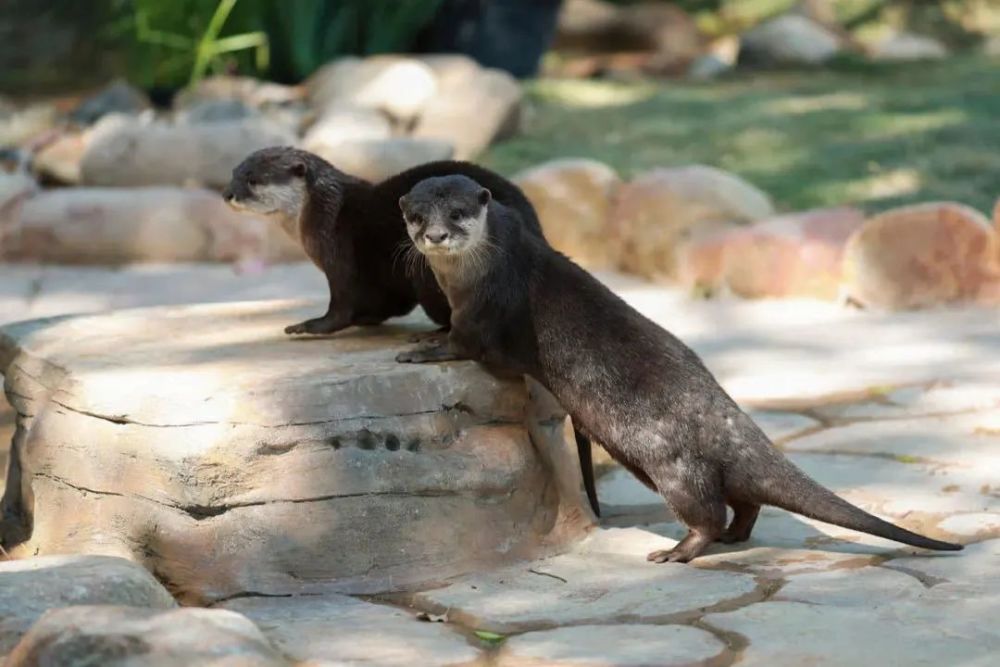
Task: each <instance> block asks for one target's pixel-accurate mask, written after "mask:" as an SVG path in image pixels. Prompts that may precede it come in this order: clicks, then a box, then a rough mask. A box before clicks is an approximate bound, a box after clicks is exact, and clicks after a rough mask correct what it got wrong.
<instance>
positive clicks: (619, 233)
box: [611, 165, 774, 279]
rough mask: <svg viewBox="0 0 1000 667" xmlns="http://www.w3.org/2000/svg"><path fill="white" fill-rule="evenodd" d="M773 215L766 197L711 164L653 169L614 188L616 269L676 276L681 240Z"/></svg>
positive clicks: (648, 274) (649, 276) (649, 275)
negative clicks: (617, 245) (618, 249)
mask: <svg viewBox="0 0 1000 667" xmlns="http://www.w3.org/2000/svg"><path fill="white" fill-rule="evenodd" d="M773 214H774V207H773V206H772V204H771V200H770V198H769V197H768V196H767V195H766V194H765V193H763V192H762V191H760V190H758V189H757V188H755V187H754V186H753V185H751V184H749V183H747V182H746V181H744V180H743V179H741V178H739V177H737V176H735V175H733V174H729V173H727V172H724V171H722V170H719V169H715V168H713V167H706V166H702V165H694V166H689V167H671V168H661V169H654V170H652V171H649V172H647V173H645V174H642V175H640V176H638V177H637V178H635V179H634V180H632V182H630V183H627V184H625V185H623V186H622V187H621V188H619V190H618V196H617V197H616V198H615V206H614V210H613V211H612V216H611V223H612V224H611V226H612V237H613V238H615V239H620V243H621V244H622V248H621V255H620V257H621V268H623V269H624V270H626V271H629V272H631V273H636V274H638V275H641V276H645V277H647V278H657V279H664V278H666V279H673V278H675V277H676V275H677V257H676V255H677V252H678V248H679V246H680V244H681V243H682V242H683V241H684V240H685V239H687V238H688V237H690V236H691V235H692V234H694V233H695V232H696V231H701V232H704V231H705V230H711V229H718V228H720V227H722V226H725V225H730V224H747V223H750V222H753V221H756V220H762V219H764V218H768V217H770V216H772V215H773Z"/></svg>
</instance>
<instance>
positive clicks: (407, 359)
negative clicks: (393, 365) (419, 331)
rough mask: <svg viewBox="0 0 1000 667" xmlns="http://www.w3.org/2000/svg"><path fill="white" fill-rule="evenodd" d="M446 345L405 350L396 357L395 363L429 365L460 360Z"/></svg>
mask: <svg viewBox="0 0 1000 667" xmlns="http://www.w3.org/2000/svg"><path fill="white" fill-rule="evenodd" d="M462 358H463V357H461V356H460V355H458V354H456V353H455V352H453V351H452V350H451V349H450V348H448V346H447V345H425V346H423V347H416V348H413V349H412V350H406V351H405V352H400V353H399V354H397V355H396V361H398V362H399V363H401V364H429V363H434V362H436V361H455V360H457V359H462Z"/></svg>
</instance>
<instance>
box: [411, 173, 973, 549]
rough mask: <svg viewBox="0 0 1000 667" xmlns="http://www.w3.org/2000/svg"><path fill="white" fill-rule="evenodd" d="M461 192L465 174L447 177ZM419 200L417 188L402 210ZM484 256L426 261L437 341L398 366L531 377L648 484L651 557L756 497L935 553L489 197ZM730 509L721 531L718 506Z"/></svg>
mask: <svg viewBox="0 0 1000 667" xmlns="http://www.w3.org/2000/svg"><path fill="white" fill-rule="evenodd" d="M449 180H450V181H451V183H452V185H453V188H454V189H455V190H456V191H457V192H459V193H461V192H465V191H466V190H467V189H468V188H469V187H470V186H469V185H468V183H466V182H465V179H461V178H455V179H449ZM435 196H436V197H440V196H447V192H445V193H444V194H441V193H440V192H436V193H434V194H431V193H429V192H428V191H427V189H426V188H423V187H422V186H418V187H417V188H415V190H414V192H413V193H411V195H410V196H408V197H407V199H408V200H409V201H410V203H411V204H416V203H419V202H420V201H421V197H425V198H430V197H435ZM488 211H489V215H488V216H487V226H488V229H487V235H486V238H487V239H488V240H489V243H490V248H489V257H490V262H489V263H488V265H487V266H483V265H482V263H481V262H480V261H479V260H475V261H474V262H473V261H468V260H467V259H466V257H465V255H467V254H468V253H465V254H461V253H460V254H457V255H455V256H453V257H443V256H437V257H435V256H433V255H431V256H428V260H429V262H430V264H431V266H432V268H433V270H434V272H435V273H436V274H437V276H438V279H439V281H440V282H441V284H442V286H443V287H444V289H445V291H446V293H447V295H448V298H449V300H450V302H451V304H452V308H453V314H452V328H451V332H450V334H449V336H448V342H447V344H446V345H444V346H439V347H424V348H417V349H415V350H413V351H410V352H406V353H403V354H402V355H400V357H399V359H400V361H410V362H427V361H436V360H441V359H449V358H473V359H477V360H479V361H482V362H484V363H486V364H488V365H491V366H496V367H500V368H504V369H507V370H513V371H516V372H520V373H525V374H527V375H530V376H532V377H534V378H535V379H536V380H538V381H539V382H540V383H541V384H542V385H544V386H545V387H546V388H547V389H548V390H549V391H551V392H552V394H553V395H554V396H555V397H556V398H557V399H558V400H559V402H560V403H561V404H562V406H563V407H564V408H565V409H566V410H567V411H568V412H569V413H570V415H571V416H572V418H573V422H574V424H575V425H577V427H578V428H580V429H581V430H582V431H583V432H584V433H586V434H587V435H589V436H591V437H593V438H594V440H595V441H597V442H600V443H601V444H602V445H603V446H604V447H605V448H606V449H607V450H608V452H609V453H610V454H611V455H612V456H613V457H614V458H615V459H616V460H618V461H619V462H621V464H622V465H623V466H624V467H625V468H627V469H628V470H630V471H631V472H632V473H633V474H634V475H635V476H636V477H637V478H639V480H641V481H642V482H643V483H644V484H646V485H647V486H649V487H650V488H651V489H653V490H655V491H657V492H658V493H659V494H660V495H661V496H663V498H664V500H665V501H666V502H667V504H668V505H669V506H670V508H671V509H672V511H673V512H674V514H675V515H676V516H677V518H678V519H680V520H681V521H682V522H683V523H684V524H685V525H686V526H687V527H688V529H689V532H688V534H687V535H686V536H685V537H684V539H683V540H681V542H680V543H679V544H678V545H677V546H676V547H674V548H673V549H670V550H662V551H655V552H653V553H651V554H649V559H650V560H652V561H656V562H665V561H679V562H687V561H689V560H691V559H692V558H695V557H696V556H698V555H699V554H700V553H702V551H703V550H704V549H705V548H706V547H707V546H708V545H709V544H711V543H712V542H713V541H721V542H726V543H731V542H742V541H745V540H747V539H749V537H750V533H751V531H752V529H753V526H754V522H755V521H756V519H757V514H758V512H759V510H760V507H761V505H764V504H767V505H775V506H777V507H781V508H783V509H786V510H789V511H792V512H795V513H798V514H802V515H804V516H808V517H811V518H813V519H817V520H820V521H824V522H826V523H832V524H835V525H839V526H844V527H847V528H851V529H854V530H858V531H862V532H865V533H870V534H873V535H878V536H880V537H885V538H888V539H891V540H895V541H897V542H903V543H906V544H911V545H915V546H919V547H924V548H929V549H940V550H957V549H961V546H959V545H954V544H949V543H946V542H940V541H937V540H932V539H930V538H927V537H924V536H921V535H917V534H915V533H912V532H910V531H907V530H904V529H902V528H899V527H897V526H894V525H892V524H890V523H887V522H885V521H882V520H881V519H878V518H877V517H874V516H872V515H870V514H868V513H866V512H864V511H862V510H860V509H858V508H856V507H854V506H853V505H851V504H849V503H847V502H846V501H844V500H842V499H841V498H839V497H838V496H836V495H834V494H833V493H832V492H830V491H829V490H827V489H825V488H823V487H822V486H820V485H819V484H817V483H816V482H815V481H813V480H812V479H811V478H809V477H807V476H806V475H805V474H804V473H803V472H801V471H800V470H799V469H798V468H796V467H795V466H794V465H793V464H792V463H791V462H790V461H788V460H787V459H786V458H785V457H784V456H783V455H782V454H781V452H780V451H779V450H777V449H776V448H775V447H774V446H773V445H772V444H771V442H770V441H769V440H768V438H767V436H766V435H764V433H763V432H762V431H761V430H760V428H759V427H758V426H757V425H756V424H755V423H754V422H753V421H752V420H751V419H750V417H748V416H747V415H746V414H745V413H744V412H743V411H742V410H740V408H739V407H738V406H737V405H736V403H735V402H734V401H733V400H732V399H731V398H730V397H729V395H728V394H727V393H726V392H725V391H724V390H723V389H722V387H720V386H719V384H718V383H717V382H716V380H715V378H714V377H713V376H712V374H711V373H710V372H709V371H708V369H707V368H706V367H705V365H704V364H703V363H702V361H701V360H700V359H699V358H698V356H697V355H696V354H695V353H694V352H693V351H692V350H691V349H689V348H688V347H687V346H685V345H684V344H683V343H682V342H681V341H680V340H678V339H677V338H676V337H674V336H673V335H671V334H670V333H669V332H667V331H665V330H664V329H662V328H661V327H659V326H658V325H657V324H655V323H654V322H652V321H651V320H649V319H647V318H646V317H644V316H643V315H641V314H640V313H639V312H638V311H636V310H635V309H633V308H632V307H630V306H629V305H628V304H626V303H625V302H624V301H622V300H621V299H620V298H619V297H618V296H617V295H615V294H614V293H613V292H611V291H610V290H609V289H608V288H606V287H605V286H604V285H603V284H601V283H600V282H598V281H597V280H596V279H595V278H593V277H592V276H591V275H590V274H589V273H587V272H586V271H584V270H582V269H581V268H580V267H578V266H577V265H576V264H574V263H573V262H571V261H570V260H569V259H567V258H566V257H564V256H563V255H561V254H559V253H558V252H556V251H554V250H553V249H552V248H551V247H549V246H548V245H547V244H546V243H544V242H542V241H541V240H540V239H537V238H534V237H532V236H530V235H528V234H524V233H523V231H522V226H521V224H520V223H519V222H518V221H517V213H516V212H515V211H513V210H511V209H509V208H507V207H505V206H503V205H502V204H499V203H497V202H495V201H494V202H491V203H490V204H489V205H488ZM727 505H728V506H729V507H731V508H732V509H733V511H734V517H733V519H732V521H731V522H730V523H729V525H728V527H727V525H726V506H727Z"/></svg>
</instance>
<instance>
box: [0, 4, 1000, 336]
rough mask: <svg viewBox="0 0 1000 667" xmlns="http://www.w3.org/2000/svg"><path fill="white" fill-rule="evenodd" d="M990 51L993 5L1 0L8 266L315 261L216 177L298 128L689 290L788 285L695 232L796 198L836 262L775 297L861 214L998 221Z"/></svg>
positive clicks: (765, 213) (3, 242)
mask: <svg viewBox="0 0 1000 667" xmlns="http://www.w3.org/2000/svg"><path fill="white" fill-rule="evenodd" d="M998 65H1000V3H998V2H995V1H993V0H942V1H939V2H936V1H931V0H675V1H650V0H643V1H623V0H562V1H560V0H294V1H291V2H278V1H274V0H94V1H92V2H87V3H81V2H75V1H72V0H7V1H6V2H4V3H3V5H2V6H0V157H2V171H0V259H2V260H5V261H6V262H8V263H10V264H8V266H14V265H15V263H16V264H17V265H18V266H22V267H23V266H24V265H30V264H37V265H48V266H53V265H55V266H64V265H90V266H102V267H124V266H140V265H146V264H150V263H163V262H168V263H172V262H189V263H190V262H201V263H212V264H219V265H226V264H235V266H236V267H237V269H238V271H240V272H242V273H244V274H247V273H251V274H252V273H254V272H257V273H259V272H260V271H261V270H262V269H263V267H264V266H265V265H273V264H281V263H287V262H293V261H301V260H302V259H303V257H302V253H301V251H300V250H299V249H298V248H296V247H295V245H294V244H293V243H292V242H291V241H290V240H289V239H287V238H285V237H284V236H283V235H282V234H281V233H280V231H279V230H277V229H276V228H275V227H274V226H273V225H271V224H268V223H267V221H262V220H253V219H248V218H245V217H239V216H235V214H233V213H232V212H231V211H229V210H228V209H226V208H225V207H223V206H222V205H221V204H220V203H219V201H218V196H217V193H218V191H219V190H220V189H221V188H222V187H223V186H224V185H225V183H226V181H227V180H228V177H229V173H230V170H231V169H232V167H233V166H234V165H235V164H236V163H238V162H239V161H240V160H241V159H242V158H243V157H245V156H246V155H247V154H248V153H249V152H250V151H252V150H254V149H256V148H260V147H263V146H267V145H273V144H297V145H299V146H302V147H304V148H306V149H309V150H312V151H314V152H317V153H319V154H320V155H322V156H323V157H325V158H327V159H328V160H330V161H331V162H333V163H334V164H336V165H337V166H338V167H340V168H341V169H343V170H345V171H348V172H351V173H354V174H355V175H358V176H361V177H364V178H368V179H371V180H378V179H381V178H384V177H386V176H388V175H390V174H393V173H395V172H398V171H400V170H402V169H405V168H408V167H410V166H414V165H416V164H420V163H422V162H426V161H429V160H434V159H443V158H449V157H451V158H457V159H472V160H477V161H480V162H482V163H484V164H486V165H487V166H489V167H492V168H494V169H496V170H497V171H499V172H501V173H502V174H504V175H507V176H510V177H512V178H514V179H515V180H517V182H518V183H520V184H521V185H522V186H523V187H524V188H525V190H526V191H528V194H529V196H531V198H532V200H533V201H534V202H535V204H536V206H537V207H538V208H539V211H540V213H541V215H542V218H543V223H544V224H545V227H546V233H547V235H548V236H549V238H550V239H551V240H552V241H553V243H554V244H555V245H556V246H557V247H558V248H559V249H561V250H563V251H564V252H567V253H568V254H570V255H571V256H573V257H574V259H577V260H578V261H580V262H581V263H584V264H585V265H587V266H589V267H591V268H596V269H610V270H614V271H621V272H625V273H628V274H634V275H638V276H640V277H642V278H647V279H654V280H659V281H663V282H666V283H668V284H671V285H673V284H679V285H680V286H681V287H682V288H683V289H690V290H693V291H694V292H695V293H697V294H699V295H709V294H712V293H715V292H717V291H718V288H719V287H720V285H721V286H726V287H728V288H732V291H735V292H736V293H737V294H739V295H740V296H749V297H755V296H774V295H775V294H774V292H775V289H774V288H772V287H766V288H765V287H760V286H755V287H753V288H750V287H746V286H740V287H733V285H731V284H728V283H730V282H733V281H730V280H729V279H728V278H726V277H725V276H722V277H720V275H721V274H720V271H722V269H720V268H719V266H720V264H719V261H718V260H717V259H711V258H712V257H715V256H716V255H717V254H718V253H717V252H716V250H717V248H715V249H713V248H714V246H713V247H707V246H706V247H707V249H706V248H705V247H699V248H698V249H696V250H697V252H696V251H695V250H690V251H688V250H683V248H682V245H683V244H682V243H681V242H682V241H684V242H685V243H686V242H688V241H690V240H691V239H696V240H697V239H698V238H700V237H701V236H710V237H712V242H713V243H716V246H718V245H719V244H721V245H726V244H727V243H729V241H728V240H727V239H723V240H722V241H718V239H717V236H718V234H719V233H722V232H725V231H726V230H728V229H730V228H731V227H733V226H736V227H739V228H740V229H741V230H743V231H746V230H745V229H743V228H745V227H747V226H748V225H750V224H751V223H754V225H755V226H753V227H752V228H751V229H752V231H754V232H755V233H756V232H757V231H758V230H761V233H762V234H763V233H766V234H771V235H773V234H774V232H773V230H772V231H767V230H768V229H770V228H768V227H766V226H765V227H760V226H756V223H758V222H761V221H767V220H770V219H772V218H775V217H776V216H781V215H786V216H788V215H791V216H798V217H793V220H792V223H790V224H792V226H793V227H796V228H798V227H801V226H803V225H805V226H806V227H808V228H809V230H812V231H809V233H808V234H806V236H810V235H811V236H818V237H821V238H823V239H827V240H828V241H824V242H825V243H828V246H829V247H827V246H824V249H825V250H824V251H829V252H828V254H829V255H830V259H829V260H828V263H829V264H831V266H836V267H837V268H836V270H833V269H831V270H830V271H829V272H828V273H829V275H827V276H826V277H825V278H824V279H823V280H822V281H821V282H822V286H821V287H820V288H815V287H801V288H799V287H796V288H794V289H792V288H781V289H786V290H787V289H791V291H792V292H795V293H798V292H805V293H807V294H808V295H810V296H819V297H821V298H824V299H831V298H832V294H833V293H835V292H836V291H837V290H836V289H834V288H833V287H832V285H833V284H834V283H835V282H836V281H839V280H840V277H841V276H840V269H839V267H840V254H839V253H840V251H841V250H842V249H843V245H844V243H845V242H846V238H847V236H848V235H849V233H851V232H853V231H854V229H855V228H856V227H857V226H859V225H860V224H861V222H862V221H864V220H865V219H867V218H869V217H871V216H872V215H875V214H879V213H882V212H886V211H890V212H891V211H893V210H894V209H896V208H897V207H900V206H906V205H912V204H920V203H925V204H926V203H929V202H946V203H948V204H949V205H954V206H952V208H946V209H941V210H946V211H952V212H954V211H959V212H960V214H961V215H960V216H959V217H962V218H963V219H964V220H966V223H965V224H968V225H970V226H971V227H970V229H973V231H974V230H975V229H976V228H977V226H978V227H982V226H983V225H989V224H990V221H989V218H990V217H991V216H992V209H993V206H994V202H995V199H996V197H997V194H998V192H997V190H998V188H997V183H998V182H1000V68H998ZM956 207H957V208H956ZM831 209H832V210H833V212H832V213H831V212H830V210H831ZM816 211H818V213H816V214H815V215H814V213H815V212H816ZM911 213H912V212H907V211H904V214H903V217H904V218H905V219H909V218H908V217H907V216H909V215H911ZM925 213H926V212H925ZM800 214H801V215H800ZM922 215H923V214H922ZM817 220H818V221H819V222H817ZM780 224H789V223H787V221H785V222H783V223H780ZM780 224H779V225H778V226H779V227H780ZM816 229H819V230H820V231H819V232H815V230H816ZM720 230H721V231H720ZM713 235H714V236H713ZM785 236H787V234H786V235H785ZM769 238H770V237H769ZM829 239H833V240H829ZM782 240H783V242H784V241H787V239H785V238H783V239H782ZM706 243H708V241H706ZM689 245H690V244H689ZM702 245H705V244H702ZM708 245H709V246H710V245H711V244H710V243H708ZM702 251H704V252H702ZM698 253H701V254H698ZM713 253H716V254H715V255H713ZM681 255H683V256H681ZM796 261H798V260H796ZM810 261H812V260H810ZM773 262H774V260H773V259H771V256H770V255H768V259H766V260H764V261H763V265H765V266H769V265H773ZM814 264H815V262H814ZM811 266H812V265H810V267H811ZM810 267H805V268H804V269H803V270H807V271H812V270H813V268H810ZM11 270H12V269H11ZM19 270H22V269H19ZM23 270H27V269H23ZM755 272H756V273H758V274H759V273H761V271H760V269H757V268H753V267H751V268H748V269H746V270H745V271H743V270H741V271H740V272H738V273H740V274H741V275H743V274H748V273H750V274H752V273H755ZM722 273H725V272H724V271H722ZM163 298H167V297H165V296H164V297H163ZM101 303H109V302H108V301H102V302H101ZM110 303H118V302H113V301H112V302H110ZM889 305H893V304H889ZM12 317H14V315H13V314H11V315H8V316H7V318H6V319H11V318H12Z"/></svg>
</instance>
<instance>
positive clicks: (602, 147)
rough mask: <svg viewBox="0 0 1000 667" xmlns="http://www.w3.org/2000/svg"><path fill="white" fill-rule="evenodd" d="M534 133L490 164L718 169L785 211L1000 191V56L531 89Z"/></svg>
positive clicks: (494, 154) (502, 147)
mask: <svg viewBox="0 0 1000 667" xmlns="http://www.w3.org/2000/svg"><path fill="white" fill-rule="evenodd" d="M528 102H529V105H530V113H528V114H527V115H526V119H525V123H524V128H523V132H522V133H521V134H520V135H519V136H517V137H515V138H513V139H512V140H510V141H507V142H505V143H502V144H499V145H497V146H495V147H494V148H493V149H492V150H491V151H490V152H489V153H488V154H487V155H486V156H485V161H486V162H487V163H488V164H489V165H491V166H492V167H494V168H496V169H499V170H500V171H502V172H504V173H508V174H510V173H513V172H515V171H517V170H519V169H521V168H523V167H526V166H529V165H533V164H537V163H538V162H542V161H544V160H548V159H551V158H553V157H569V156H578V157H589V158H594V159H597V160H601V161H603V162H606V163H607V164H609V165H611V166H612V167H614V168H616V169H617V170H619V172H621V173H622V174H623V175H624V176H626V177H628V176H631V175H634V174H635V173H637V172H641V171H643V170H646V169H649V168H651V167H656V166H670V165H680V164H691V163H703V164H710V165H714V166H717V167H721V168H723V169H728V170H731V171H734V172H736V173H738V174H740V175H742V176H743V177H745V178H747V179H748V180H750V181H751V182H753V183H755V184H757V185H758V186H760V187H762V188H763V189H765V190H767V191H768V192H769V193H770V194H771V195H772V196H773V197H774V199H775V201H776V202H777V204H778V205H779V207H781V208H783V209H786V210H790V209H801V208H806V207H813V206H827V205H838V204H844V203H855V204H861V205H863V206H865V207H866V208H868V209H871V210H880V209H884V208H887V207H889V206H893V205H897V204H900V203H907V202H914V201H924V200H934V199H954V200H958V201H961V202H964V203H966V204H970V205H972V206H975V207H976V208H979V209H980V210H983V211H988V210H991V209H992V206H993V203H994V201H995V200H996V198H997V197H998V196H1000V60H996V59H994V60H989V59H986V58H963V59H954V60H949V61H944V62H940V63H933V64H927V63H923V64H918V65H910V66H895V67H887V66H880V67H876V68H870V69H864V68H860V69H859V68H855V69H852V71H850V72H848V71H818V72H814V71H800V72H782V73H771V74H761V73H756V74H754V73H747V74H740V75H739V76H737V77H735V78H732V79H728V80H724V81H719V82H714V83H708V84H693V83H687V82H677V81H667V82H663V83H660V84H657V85H656V86H655V87H652V88H651V87H650V86H649V85H648V84H644V85H643V84H621V83H600V82H582V83H581V82H569V83H566V82H551V81H539V82H534V83H532V84H529V92H528Z"/></svg>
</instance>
